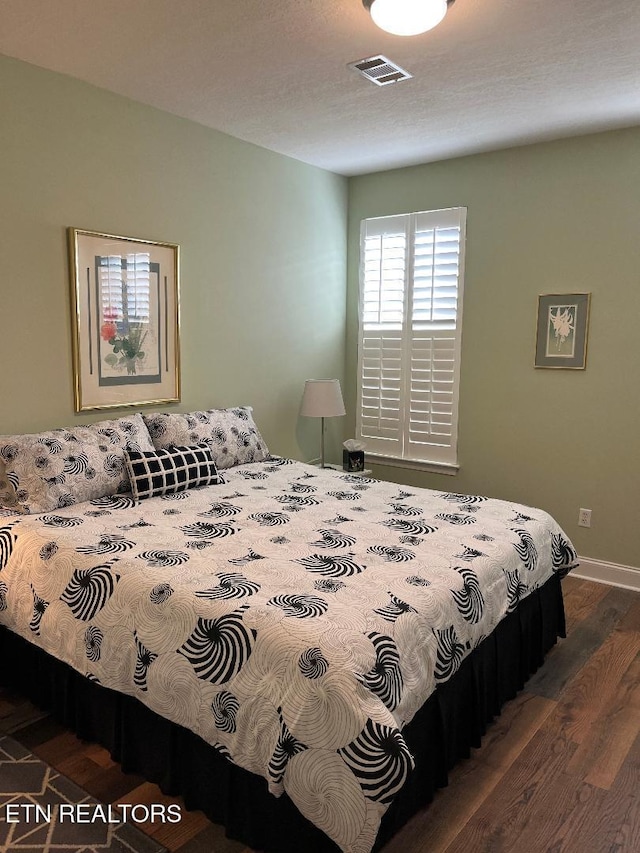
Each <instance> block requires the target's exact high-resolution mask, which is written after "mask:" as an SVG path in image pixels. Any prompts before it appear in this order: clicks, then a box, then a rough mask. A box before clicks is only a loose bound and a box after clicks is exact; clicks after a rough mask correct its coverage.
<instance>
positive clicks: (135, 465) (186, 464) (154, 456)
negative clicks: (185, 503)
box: [125, 443, 224, 501]
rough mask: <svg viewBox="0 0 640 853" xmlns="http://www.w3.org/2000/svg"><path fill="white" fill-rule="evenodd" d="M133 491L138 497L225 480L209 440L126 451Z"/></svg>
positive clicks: (152, 496)
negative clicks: (147, 449) (188, 445)
mask: <svg viewBox="0 0 640 853" xmlns="http://www.w3.org/2000/svg"><path fill="white" fill-rule="evenodd" d="M125 459H126V462H127V468H128V470H129V479H130V481H131V491H132V492H133V496H134V498H135V499H136V500H137V501H140V500H143V499H144V498H156V497H161V496H162V495H169V494H173V493H174V492H184V491H185V489H195V488H198V486H215V485H217V484H218V483H224V480H223V479H222V478H221V477H220V475H219V474H218V470H217V468H216V466H215V462H214V461H213V457H212V456H211V448H210V447H209V445H208V444H206V443H203V444H199V445H198V446H197V447H170V448H165V449H164V450H153V451H146V450H129V451H127V452H126V453H125Z"/></svg>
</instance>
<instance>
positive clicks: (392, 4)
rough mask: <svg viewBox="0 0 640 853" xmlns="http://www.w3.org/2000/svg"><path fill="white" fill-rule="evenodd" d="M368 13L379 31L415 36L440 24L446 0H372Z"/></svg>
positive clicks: (445, 11)
mask: <svg viewBox="0 0 640 853" xmlns="http://www.w3.org/2000/svg"><path fill="white" fill-rule="evenodd" d="M370 12H371V17H372V18H373V21H374V23H376V24H377V25H378V26H379V27H380V29H381V30H385V31H386V32H388V33H392V34H393V35H396V36H415V35H418V34H419V33H426V32H427V30H431V29H433V27H435V26H437V25H438V24H439V23H440V21H441V20H442V19H443V18H444V16H445V15H446V13H447V0H373V3H372V4H371V8H370Z"/></svg>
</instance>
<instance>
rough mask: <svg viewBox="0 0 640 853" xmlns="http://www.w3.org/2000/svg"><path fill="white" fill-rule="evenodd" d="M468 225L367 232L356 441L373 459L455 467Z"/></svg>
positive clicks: (452, 216) (394, 224) (368, 228)
mask: <svg viewBox="0 0 640 853" xmlns="http://www.w3.org/2000/svg"><path fill="white" fill-rule="evenodd" d="M465 219H466V210H465V209H464V208H452V209H449V210H436V211H427V212H422V213H411V214H403V215H400V216H386V217H380V218H376V219H367V220H365V221H364V222H363V223H362V235H361V282H360V346H359V358H358V372H359V382H358V412H357V434H358V437H359V438H361V439H362V440H363V441H365V443H366V445H367V449H368V451H369V453H370V454H371V453H373V454H379V455H382V456H388V457H395V458H397V459H406V460H413V461H421V462H433V463H440V464H445V465H455V464H456V463H457V447H456V445H457V420H458V384H459V375H460V332H461V318H462V288H463V275H462V268H463V252H464V226H465Z"/></svg>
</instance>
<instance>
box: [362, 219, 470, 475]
mask: <svg viewBox="0 0 640 853" xmlns="http://www.w3.org/2000/svg"><path fill="white" fill-rule="evenodd" d="M385 221H386V222H388V223H389V224H390V226H391V225H392V224H393V223H396V229H397V227H398V226H397V223H398V221H401V222H403V223H404V233H405V239H406V243H405V249H404V272H403V288H404V290H403V297H404V300H403V319H402V328H401V329H400V330H399V332H398V334H399V335H400V337H401V338H402V345H401V347H402V355H401V360H400V378H399V381H398V385H399V391H398V394H399V409H398V411H399V413H400V421H401V426H400V427H399V429H398V436H399V441H400V444H399V445H398V450H399V451H400V452H399V453H393V452H389V449H388V448H384V447H381V446H380V445H382V444H383V443H384V441H385V440H384V439H380V444H378V438H376V437H372V436H369V435H367V434H363V424H362V421H363V409H364V407H363V384H364V383H363V359H364V348H365V342H366V338H367V331H370V329H369V330H367V328H365V324H364V311H365V305H364V302H365V299H364V288H365V261H366V253H365V241H366V238H367V236H376V235H375V234H374V235H372V234H369V235H368V234H367V226H368V225H370V226H371V227H370V230H371V231H374V232H375V231H379V232H380V235H382V234H383V229H384V224H385ZM425 222H427V223H433V224H432V225H431V224H429V225H427V230H428V229H430V228H433V229H434V249H433V261H434V269H435V260H436V246H437V237H436V235H437V230H438V228H442V229H447V228H451V227H455V228H457V229H459V238H458V242H457V252H458V255H457V278H456V280H455V281H456V306H455V320H454V329H453V331H452V338H453V344H452V352H453V368H452V398H451V435H450V437H449V440H448V442H447V443H446V444H442V443H441V442H440V443H439V442H437V441H426V442H425V444H424V451H425V452H424V454H420V455H417V454H416V452H415V445H416V442H415V441H414V442H413V452H411V450H409V449H408V448H409V444H410V443H411V442H410V440H409V435H410V419H409V414H410V411H411V409H410V405H411V399H412V397H411V393H412V392H411V388H412V386H411V371H412V368H413V365H414V361H415V358H416V352H417V351H418V350H417V348H416V347H415V343H416V341H420V340H422V341H427V340H430V341H431V352H432V358H435V356H433V348H434V344H433V342H434V341H435V342H437V341H439V340H441V332H440V331H439V330H438V329H437V324H435V327H434V328H432V329H431V330H428V331H427V332H424V331H423V333H422V335H420V334H419V330H418V329H416V328H414V326H415V322H414V316H415V315H414V314H413V311H414V305H413V293H414V288H415V287H416V276H415V259H416V234H417V233H424V229H425V226H424V223H425ZM452 222H454V223H455V225H454V226H452ZM466 222H467V208H466V207H455V208H443V209H439V210H431V211H415V212H412V213H401V214H390V215H388V216H379V217H369V218H366V219H363V220H362V221H361V223H360V244H359V246H360V259H359V275H358V359H357V397H356V438H357V440H359V441H362V442H364V444H365V445H366V447H367V450H366V453H367V458H368V459H369V460H370V461H371V462H378V463H379V464H384V465H389V466H391V467H402V468H410V469H416V470H426V471H433V472H437V473H444V474H451V475H454V474H456V473H457V471H458V470H459V467H460V464H459V457H458V426H459V399H460V367H461V354H462V324H463V305H464V283H465V274H464V273H465V255H466ZM420 223H422V226H420ZM389 233H390V234H393V233H399V232H397V230H396V231H393V230H391V231H390V232H389ZM381 280H382V279H381ZM417 286H419V283H418V285H417ZM380 327H381V330H380V331H379V332H378V336H379V338H380V340H381V341H382V340H383V338H384V334H383V331H382V330H383V329H384V324H383V323H380ZM429 331H430V333H429ZM372 337H375V332H371V331H370V338H372ZM381 346H382V345H381ZM380 357H381V358H382V355H381V356H380ZM412 357H413V360H412ZM431 364H432V369H433V362H431ZM379 381H380V385H382V368H380V380H379ZM414 393H415V389H414ZM434 405H435V404H434V403H433V395H431V396H430V403H429V415H430V417H431V414H432V412H433V409H434ZM436 408H437V406H436ZM365 433H366V429H365ZM377 444H378V446H377V447H376V445H377Z"/></svg>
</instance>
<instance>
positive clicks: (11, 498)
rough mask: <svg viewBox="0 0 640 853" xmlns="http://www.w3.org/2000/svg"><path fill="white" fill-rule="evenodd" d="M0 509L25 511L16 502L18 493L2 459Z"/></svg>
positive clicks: (0, 464)
mask: <svg viewBox="0 0 640 853" xmlns="http://www.w3.org/2000/svg"><path fill="white" fill-rule="evenodd" d="M0 509H11V510H13V511H14V512H23V509H22V507H19V506H18V504H17V503H16V493H15V491H14V490H13V486H12V485H11V483H10V482H9V480H7V472H6V471H5V469H4V462H3V461H2V459H0Z"/></svg>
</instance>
